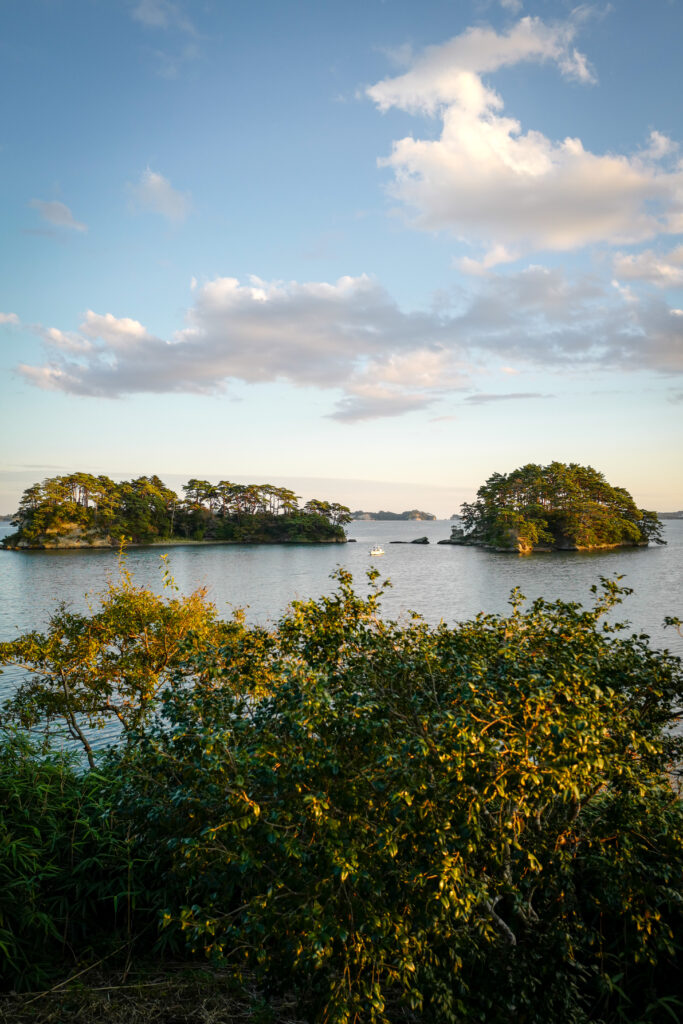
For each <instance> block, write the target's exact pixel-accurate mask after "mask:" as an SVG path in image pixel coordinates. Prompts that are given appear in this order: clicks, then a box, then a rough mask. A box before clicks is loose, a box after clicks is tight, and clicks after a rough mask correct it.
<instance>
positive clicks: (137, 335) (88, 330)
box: [81, 309, 152, 349]
mask: <svg viewBox="0 0 683 1024" xmlns="http://www.w3.org/2000/svg"><path fill="white" fill-rule="evenodd" d="M81 331H82V332H83V334H85V335H86V337H88V338H93V339H96V338H101V339H102V340H103V341H105V342H106V343H107V344H108V345H110V346H111V348H112V349H126V348H129V347H130V346H131V345H135V344H136V343H139V342H141V341H150V340H151V338H152V336H151V335H150V334H148V333H147V331H146V329H145V328H144V327H143V326H142V324H141V323H140V322H139V321H138V320H131V319H130V318H129V317H122V318H120V319H118V318H117V317H115V316H113V315H112V314H111V313H105V314H104V316H102V315H100V314H98V313H93V311H92V310H91V309H89V310H88V311H87V313H86V314H85V319H84V320H83V323H82V324H81Z"/></svg>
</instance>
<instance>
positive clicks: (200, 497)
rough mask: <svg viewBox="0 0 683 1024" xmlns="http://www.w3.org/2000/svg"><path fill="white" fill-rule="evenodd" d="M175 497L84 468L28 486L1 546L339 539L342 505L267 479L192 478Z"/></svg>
mask: <svg viewBox="0 0 683 1024" xmlns="http://www.w3.org/2000/svg"><path fill="white" fill-rule="evenodd" d="M183 490H184V491H185V497H184V498H183V499H181V498H179V497H178V495H177V494H176V493H175V491H172V490H169V488H167V487H166V486H165V485H164V484H163V482H162V481H161V480H160V479H159V477H156V476H153V477H139V478H138V479H137V480H131V481H123V482H122V483H114V481H112V480H110V479H109V478H108V477H105V476H100V477H93V476H91V475H90V474H87V473H73V474H71V475H70V476H63V477H51V478H49V479H47V480H44V481H43V482H42V484H34V485H33V486H32V487H29V488H28V489H27V490H26V491H24V494H23V496H22V499H21V502H20V504H19V510H18V511H17V513H16V515H15V516H14V518H13V523H14V525H15V526H17V527H18V530H17V532H16V533H14V534H12V535H10V536H9V537H6V538H5V539H4V541H3V547H5V548H9V549H32V548H45V549H52V548H95V547H118V546H119V545H120V544H121V543H122V542H123V541H125V542H126V543H132V544H173V543H175V544H178V543H180V544H188V543H189V544H192V543H224V544H343V543H345V541H346V534H345V532H344V528H343V527H344V524H345V523H347V522H349V521H350V515H349V510H348V508H346V506H344V505H337V504H330V502H327V501H319V500H318V499H311V501H309V502H307V503H306V505H305V506H304V507H303V508H300V507H299V505H298V497H297V495H295V494H294V493H293V492H292V491H289V490H286V489H285V488H278V487H274V486H272V485H270V484H258V485H257V484H252V485H242V484H232V483H230V482H229V481H226V480H222V481H221V482H220V483H219V484H215V485H214V484H210V483H209V482H208V481H206V480H194V479H193V480H190V481H189V482H188V483H187V484H186V485H185V486H184V487H183Z"/></svg>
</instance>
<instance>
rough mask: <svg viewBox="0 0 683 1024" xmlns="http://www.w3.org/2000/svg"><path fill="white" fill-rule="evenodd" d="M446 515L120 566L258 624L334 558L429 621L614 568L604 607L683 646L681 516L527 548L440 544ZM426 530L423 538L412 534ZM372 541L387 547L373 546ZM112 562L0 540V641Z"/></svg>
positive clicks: (328, 587)
mask: <svg viewBox="0 0 683 1024" xmlns="http://www.w3.org/2000/svg"><path fill="white" fill-rule="evenodd" d="M451 525H452V524H451V522H450V521H448V520H434V521H429V522H416V521H391V522H387V521H383V522H377V521H356V522H353V523H350V524H349V525H348V527H347V528H346V529H347V535H348V538H349V540H350V541H351V542H352V543H348V544H315V545H310V544H301V545H267V544H259V545H226V544H207V545H200V546H198V545H188V546H179V545H172V546H168V547H162V546H159V547H156V546H155V547H137V548H130V549H129V550H128V551H127V552H126V553H125V566H126V569H127V570H128V571H130V572H131V573H132V575H133V579H134V581H135V582H136V583H137V584H140V585H144V586H147V587H150V588H152V589H153V590H155V591H156V592H159V593H161V592H162V591H163V573H164V568H165V567H167V568H168V569H169V570H170V573H171V574H172V576H173V578H174V581H175V584H176V586H177V587H178V588H179V590H180V591H181V592H182V593H184V594H189V593H191V592H192V591H193V590H195V589H196V588H198V587H205V588H206V590H207V593H208V597H209V599H210V600H211V601H212V602H213V603H214V604H215V606H216V608H217V609H218V612H219V614H220V615H221V616H222V617H224V618H229V617H230V616H231V615H232V614H233V613H234V612H235V610H237V609H243V610H244V613H245V615H246V619H247V622H249V623H252V624H260V625H266V626H267V625H269V624H273V623H275V622H277V620H278V619H279V618H280V617H281V616H282V615H283V614H284V613H285V612H286V610H287V607H288V606H289V605H290V604H291V602H292V601H295V600H305V599H308V598H317V597H319V596H321V595H322V594H330V593H332V592H333V591H334V590H335V587H336V582H335V579H334V573H335V571H336V570H337V569H338V568H340V567H342V568H344V569H345V570H348V571H349V572H351V573H352V575H353V577H354V581H355V584H356V586H357V589H358V590H359V592H367V587H368V580H367V572H368V571H369V570H371V569H377V570H379V573H380V577H379V578H380V580H381V581H386V584H387V585H386V587H385V590H384V594H383V597H382V614H383V615H384V616H385V617H386V618H388V619H394V620H398V621H401V620H402V619H405V618H407V616H408V615H409V614H410V613H411V612H417V613H419V614H420V615H421V616H423V618H424V619H425V620H426V621H427V622H428V623H430V624H431V625H437V624H438V623H439V622H441V621H443V622H445V623H446V624H448V625H454V624H455V623H457V622H461V621H464V620H466V619H469V618H472V617H474V616H475V615H476V614H477V613H478V612H487V613H488V612H498V613H505V612H506V610H507V609H508V608H509V600H510V593H511V591H512V590H513V588H519V589H520V590H521V592H522V594H524V595H525V597H526V598H527V599H528V600H532V599H534V598H536V597H543V598H546V599H547V600H555V599H558V598H560V599H562V600H564V601H578V602H579V603H581V604H583V605H590V604H591V603H592V601H593V600H594V596H593V594H592V593H591V588H592V587H595V586H597V587H599V586H600V580H601V578H606V579H610V580H613V579H617V578H618V579H619V582H620V585H622V586H624V587H628V588H630V589H631V590H632V591H633V593H632V594H631V595H630V596H628V597H625V598H624V600H623V603H622V604H621V605H620V606H619V607H618V608H617V609H616V610H615V611H614V612H612V613H611V618H612V619H613V620H615V621H620V622H628V623H629V624H630V625H629V628H630V630H631V631H632V632H636V633H639V634H642V633H645V634H647V635H648V636H649V637H650V642H651V644H652V645H653V646H654V647H657V648H660V649H664V648H667V649H669V650H670V651H671V652H672V653H674V654H677V655H679V656H681V657H683V637H681V636H680V635H679V634H678V633H677V632H676V630H674V629H671V628H668V629H665V628H664V617H665V616H667V615H670V616H678V617H679V618H681V619H683V520H666V521H665V528H664V534H663V536H664V539H665V540H666V541H667V543H666V545H661V546H660V545H651V546H650V547H648V548H617V549H615V550H611V551H594V552H554V553H552V554H540V553H539V554H532V555H518V554H502V553H497V552H492V551H485V550H483V549H481V548H469V547H456V546H451V545H440V544H438V543H437V542H438V541H440V540H446V539H448V537H449V536H450V532H451ZM11 532H12V527H11V526H10V525H9V524H8V523H0V537H2V536H4V535H6V534H8V533H11ZM423 537H426V538H427V540H428V541H429V543H428V544H413V543H412V541H414V540H417V539H419V538H423ZM397 541H402V542H404V543H395V542H397ZM375 546H380V547H381V548H382V549H383V551H384V554H383V555H379V556H373V555H371V554H370V551H371V549H372V548H373V547H375ZM162 555H167V559H166V560H162V558H161V556H162ZM119 572H120V566H119V554H118V552H116V551H112V550H103V549H93V550H73V551H4V550H0V640H11V639H13V638H14V637H16V636H19V635H20V634H22V633H26V632H28V631H30V630H39V631H43V630H45V629H46V627H47V626H48V623H49V620H50V616H51V615H52V614H53V613H54V612H55V611H56V610H57V608H58V607H59V605H60V604H61V603H63V602H65V603H66V604H67V605H69V606H70V607H71V608H72V609H73V610H74V611H87V610H88V609H92V608H95V607H97V604H98V600H99V595H100V594H101V593H102V591H103V590H104V588H105V587H106V585H107V582H108V580H110V579H114V580H115V579H116V578H117V577H118V574H119ZM17 679H18V676H17V673H16V670H11V669H10V670H7V671H5V672H4V673H3V675H0V700H2V698H3V697H6V696H8V695H9V693H11V691H12V689H13V688H14V687H15V686H16V685H17Z"/></svg>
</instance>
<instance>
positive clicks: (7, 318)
mask: <svg viewBox="0 0 683 1024" xmlns="http://www.w3.org/2000/svg"><path fill="white" fill-rule="evenodd" d="M18 323H19V317H18V316H17V314H16V313H0V324H18Z"/></svg>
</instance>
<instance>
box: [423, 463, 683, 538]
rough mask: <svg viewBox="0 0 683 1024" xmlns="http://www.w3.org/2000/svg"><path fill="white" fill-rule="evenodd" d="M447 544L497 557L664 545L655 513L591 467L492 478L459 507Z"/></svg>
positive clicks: (559, 466) (557, 466)
mask: <svg viewBox="0 0 683 1024" xmlns="http://www.w3.org/2000/svg"><path fill="white" fill-rule="evenodd" d="M461 513H462V515H461V521H460V524H458V525H454V526H453V527H451V537H450V540H447V541H441V542H440V543H445V544H456V545H465V546H467V545H474V546H477V547H485V548H489V549H491V550H493V551H502V552H505V551H516V552H518V553H519V554H531V553H532V552H534V551H538V552H552V551H597V550H600V549H609V548H618V547H647V546H648V544H649V543H650V542H651V541H652V542H654V543H655V544H665V543H666V541H664V540H663V539H662V536H661V533H662V524H661V522H660V519H659V516H658V515H657V513H656V512H651V511H648V510H647V509H642V508H638V506H637V505H636V503H635V501H634V500H633V498H632V497H631V495H630V494H629V493H628V491H627V490H625V488H623V487H613V486H612V485H611V484H609V483H608V482H607V481H606V479H605V477H604V476H603V474H602V473H599V472H598V471H597V470H595V469H593V467H592V466H580V465H578V463H575V462H572V463H569V464H565V463H562V462H552V463H550V465H548V466H539V465H535V464H533V463H528V464H527V465H526V466H522V467H521V468H520V469H516V470H514V471H513V472H512V473H508V474H504V473H494V474H493V475H492V476H490V477H489V478H488V480H487V481H486V483H484V484H482V486H481V487H480V488H479V490H478V491H477V497H476V499H475V501H474V502H471V503H468V502H465V503H464V504H463V505H462V508H461Z"/></svg>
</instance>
